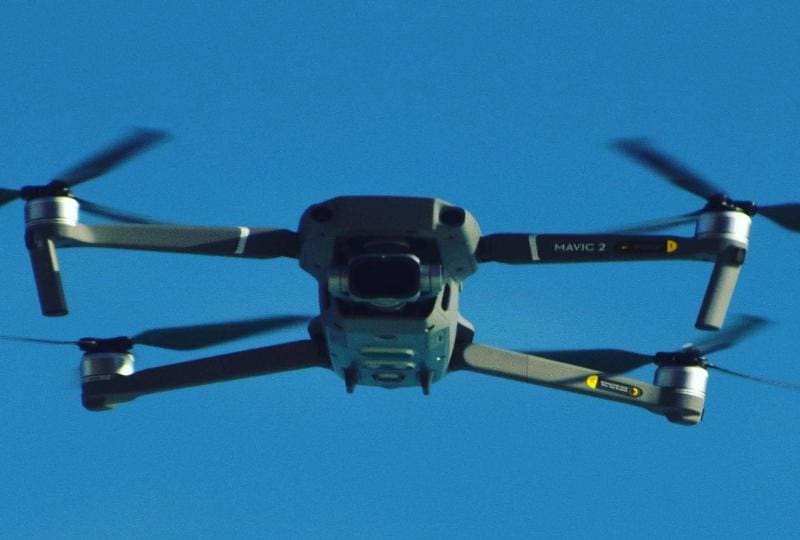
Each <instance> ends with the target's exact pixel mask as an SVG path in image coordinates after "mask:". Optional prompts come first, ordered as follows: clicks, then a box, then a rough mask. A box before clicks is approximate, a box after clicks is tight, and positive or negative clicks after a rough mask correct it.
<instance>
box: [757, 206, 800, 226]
mask: <svg viewBox="0 0 800 540" xmlns="http://www.w3.org/2000/svg"><path fill="white" fill-rule="evenodd" d="M758 213H759V214H761V215H762V216H764V217H766V218H768V219H770V220H772V221H774V222H775V223H777V224H778V225H780V226H781V227H784V228H785V229H789V230H790V231H794V232H800V204H797V203H789V204H771V205H768V206H759V207H758Z"/></svg>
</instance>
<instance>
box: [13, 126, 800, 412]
mask: <svg viewBox="0 0 800 540" xmlns="http://www.w3.org/2000/svg"><path fill="white" fill-rule="evenodd" d="M165 137H166V134H165V133H163V132H161V131H157V130H149V129H141V130H136V131H134V132H133V133H132V134H130V135H129V136H127V137H125V138H123V139H121V140H119V141H117V142H116V143H114V144H112V145H111V146H110V147H108V148H106V149H104V150H101V151H100V152H98V153H96V154H94V155H92V156H90V157H89V158H88V159H86V160H85V161H83V162H81V163H79V164H78V165H77V166H75V167H73V168H71V169H68V170H67V171H65V172H63V173H62V174H60V175H59V176H57V177H56V178H55V179H54V180H52V181H50V182H49V183H46V184H43V185H35V186H25V187H22V188H21V189H0V205H2V204H6V203H9V202H11V201H14V200H17V199H22V200H23V201H25V245H26V247H27V250H28V252H29V255H30V261H31V265H32V269H33V276H34V280H35V284H36V289H37V294H38V298H39V304H40V308H41V311H42V314H43V315H45V316H63V315H66V314H67V313H68V309H67V302H66V298H65V294H64V288H63V285H62V281H61V270H60V267H59V264H58V258H57V249H61V248H77V247H100V248H116V249H129V250H145V251H159V252H169V253H183V254H193V255H215V256H222V257H234V258H245V259H272V258H277V257H286V258H291V259H296V260H297V261H298V262H299V265H300V267H301V268H302V269H303V270H304V271H305V272H307V273H309V274H310V275H311V276H313V277H314V278H315V279H316V281H317V283H318V295H319V308H320V309H319V314H318V315H316V316H314V317H312V318H310V321H309V318H308V317H303V316H281V317H264V318H260V319H247V320H239V321H228V322H222V323H213V324H201V325H194V326H184V327H171V328H160V329H151V330H146V331H143V332H140V333H138V334H136V335H134V336H132V337H116V338H82V339H79V340H76V341H63V340H50V339H40V338H29V337H17V336H0V337H2V338H3V339H15V340H22V341H29V342H35V343H44V344H55V345H64V344H67V345H77V346H78V347H79V348H80V349H81V351H82V352H83V356H82V360H81V383H82V384H81V386H82V403H83V406H84V407H85V408H87V409H89V410H92V411H103V410H109V409H112V408H114V407H116V406H117V405H119V404H121V403H124V402H128V401H131V400H133V399H135V398H138V397H141V396H144V395H147V394H152V393H157V392H164V391H168V390H174V389H178V388H185V387H191V386H197V385H203V384H209V383H216V382H221V381H227V380H233V379H239V378H244V377H252V376H258V375H266V374H272V373H278V372H285V371H291V370H299V369H305V368H311V367H319V368H325V369H328V370H331V371H333V372H334V373H335V374H337V375H338V376H339V377H341V378H342V379H343V380H344V383H345V388H346V390H347V392H348V393H352V392H353V391H354V390H355V389H356V387H357V386H375V387H380V388H386V389H394V388H403V387H418V388H421V390H422V392H423V394H425V395H427V394H429V393H430V390H431V386H432V385H433V384H434V383H435V382H438V381H440V380H441V379H442V378H444V376H445V375H447V374H449V373H451V372H457V371H470V372H476V373H482V374H486V375H491V376H496V377H502V378H507V379H513V380H517V381H522V382H527V383H532V384H535V385H541V386H546V387H552V388H556V389H561V390H566V391H569V392H575V393H579V394H585V395H588V396H592V397H596V398H600V399H605V400H612V401H617V402H620V403H625V404H628V405H633V406H635V407H639V408H642V409H645V410H648V411H650V412H652V413H655V414H658V415H660V416H664V417H665V418H666V419H667V420H669V421H670V422H673V423H677V424H683V425H695V424H698V423H699V422H700V421H701V419H702V417H703V413H704V409H705V398H706V388H707V382H708V370H709V369H716V370H718V371H720V372H723V373H728V374H731V375H735V376H739V377H744V378H747V379H750V380H755V381H759V382H764V383H768V384H774V385H779V386H784V387H788V388H793V389H800V386H798V385H793V384H790V383H783V382H780V381H773V380H768V379H762V378H759V377H754V376H751V375H747V374H743V373H739V372H735V371H732V370H728V369H725V368H722V367H719V366H717V365H715V364H712V363H710V362H709V361H708V359H707V355H709V354H711V353H714V352H718V351H721V350H724V349H727V348H729V347H731V346H732V345H734V344H736V343H737V342H738V341H740V340H741V339H743V338H744V337H745V336H747V335H749V334H751V333H753V332H755V331H757V330H760V329H762V328H763V327H764V326H765V325H766V323H767V321H766V320H765V319H762V318H759V317H754V316H740V317H738V318H737V319H736V320H735V321H734V322H733V323H732V324H729V325H728V326H726V327H725V328H723V325H724V322H725V318H726V315H727V312H728V307H729V304H730V302H731V298H732V296H733V292H734V289H735V287H736V283H737V280H738V277H739V273H740V270H741V268H742V265H743V264H744V262H745V258H746V254H747V249H748V241H749V233H750V226H751V222H752V218H753V217H754V216H756V215H757V214H760V215H762V216H764V217H766V218H768V219H770V220H772V221H773V222H775V223H776V224H778V225H780V226H782V227H784V228H787V229H789V230H792V231H794V232H800V204H796V203H792V204H779V205H771V206H756V205H755V204H754V203H753V202H750V201H738V200H734V199H732V198H731V197H730V196H728V195H727V193H726V192H725V191H724V190H722V189H720V188H718V187H716V186H715V185H714V184H712V183H710V182H708V181H706V180H704V179H702V178H700V177H699V176H698V175H696V174H695V173H693V172H691V171H690V170H688V169H687V168H685V167H684V166H682V165H680V164H679V163H678V162H677V161H675V160H674V159H672V158H671V157H669V156H667V155H666V154H664V153H663V152H660V151H659V150H657V149H656V148H654V147H653V146H652V145H650V143H648V142H647V141H643V140H635V139H625V140H620V141H617V142H615V143H614V147H615V148H616V149H617V150H619V151H621V152H622V153H623V154H625V155H626V156H628V157H629V158H631V159H633V160H635V161H637V162H639V163H641V164H643V165H646V166H648V167H650V168H651V169H654V170H655V171H656V172H658V173H660V174H661V175H662V176H664V177H665V178H666V179H667V180H668V181H669V182H671V183H672V184H673V185H675V186H676V187H678V188H681V189H683V190H685V191H688V192H690V193H693V194H695V195H698V196H700V197H701V198H703V199H704V200H705V201H706V204H705V205H704V206H703V208H702V209H700V210H698V211H695V212H691V213H689V214H684V215H681V216H678V217H675V218H667V219H661V220H657V221H653V222H648V223H645V224H642V225H638V226H636V227H629V228H626V229H624V230H620V231H615V232H612V233H598V234H530V233H494V234H488V235H483V234H482V233H481V231H480V229H479V226H478V223H477V221H476V220H475V218H474V217H473V216H472V214H470V213H469V212H468V211H467V210H465V209H464V208H461V207H459V206H455V205H453V204H451V203H448V202H446V201H443V200H440V199H436V198H421V197H394V196H342V197H336V198H333V199H330V200H326V201H323V202H320V203H317V204H313V205H312V206H310V207H309V208H308V209H307V210H305V212H304V213H303V214H302V216H301V218H300V223H299V226H298V228H297V230H296V231H294V230H289V229H282V228H261V227H250V226H241V225H240V226H231V227H209V226H189V225H175V224H167V223H163V222H158V221H153V220H150V219H147V218H143V217H140V216H137V215H134V214H130V213H127V212H123V211H119V210H116V209H113V208H109V207H106V206H101V205H98V204H95V203H92V202H90V201H86V200H84V199H80V198H77V197H75V196H74V195H73V189H74V188H75V187H76V186H78V185H79V184H81V183H83V182H86V181H88V180H92V179H94V178H97V177H99V176H101V175H102V174H104V173H106V172H108V171H109V170H111V169H112V168H114V167H116V166H117V165H119V164H121V163H122V162H124V161H126V160H128V159H129V158H132V157H134V156H135V155H137V154H139V153H141V152H143V151H145V150H147V149H148V148H151V147H152V146H154V145H155V144H156V143H158V142H160V141H162V140H164V139H165ZM81 212H86V213H90V214H95V215H98V216H101V217H104V218H108V219H110V220H112V221H114V222H115V223H110V224H107V223H103V224H84V223H82V222H81V221H80V214H81ZM685 223H694V224H695V232H694V235H693V236H689V237H683V236H675V235H669V234H664V235H655V234H652V233H653V232H659V231H665V230H668V229H671V228H673V227H675V226H677V225H681V224H685ZM662 260H663V261H679V260H682V261H702V262H708V263H711V264H713V270H712V272H711V277H710V279H709V282H708V286H707V288H706V292H705V295H704V298H703V300H702V303H701V306H700V310H699V313H698V316H697V320H696V323H695V326H696V327H697V328H699V329H701V330H713V331H715V332H714V333H713V334H708V335H707V336H710V337H704V338H701V339H700V340H698V341H697V342H696V343H694V344H690V345H687V346H684V347H682V348H679V349H676V350H675V351H671V352H660V353H657V354H655V355H647V354H639V353H634V352H630V351H625V350H619V349H594V350H574V351H510V350H504V349H500V348H496V347H492V346H488V345H483V344H479V343H475V342H474V336H475V331H474V328H473V326H472V324H471V323H470V322H469V321H468V320H467V319H465V318H464V317H463V316H462V315H461V313H460V310H459V306H460V293H461V292H462V287H463V283H464V281H465V280H466V279H467V278H469V277H470V276H471V275H472V274H474V273H475V272H476V271H477V270H478V267H479V266H480V265H482V264H487V263H501V264H516V265H520V264H533V265H535V264H554V263H559V264H563V263H596V262H630V261H662ZM302 323H307V328H308V334H309V338H308V339H304V340H299V341H292V342H287V343H282V344H277V345H270V346H266V347H259V348H254V349H249V350H244V351H238V352H233V353H227V354H222V355H217V356H210V357H205V358H200V359H196V360H189V361H185V362H179V363H175V364H169V365H163V366H158V367H153V368H148V369H143V370H136V369H134V356H133V354H132V352H131V351H132V349H133V347H134V346H135V345H148V346H153V347H161V348H166V349H173V350H194V349H199V348H202V347H206V346H210V345H216V344H220V343H225V342H228V341H232V340H234V339H238V338H242V337H246V336H251V335H255V334H259V333H263V332H268V331H271V330H276V329H279V328H284V327H289V326H292V325H296V324H302ZM647 365H655V366H656V370H655V375H654V380H653V383H652V384H651V383H646V382H643V381H639V380H636V379H632V378H628V377H625V376H623V374H624V373H626V372H628V371H632V370H634V369H637V368H640V367H644V366H647Z"/></svg>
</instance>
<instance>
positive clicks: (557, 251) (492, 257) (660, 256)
mask: <svg viewBox="0 0 800 540" xmlns="http://www.w3.org/2000/svg"><path fill="white" fill-rule="evenodd" d="M720 249H721V247H720V241H719V240H715V239H711V240H709V239H696V238H682V237H675V236H647V235H625V234H523V233H499V234H490V235H487V236H483V237H481V239H480V241H479V242H478V249H477V252H476V256H477V258H478V261H480V262H500V263H507V264H538V263H580V262H604V261H609V262H613V261H646V260H714V258H715V256H716V253H717V252H718V251H719V250H720Z"/></svg>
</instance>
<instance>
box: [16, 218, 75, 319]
mask: <svg viewBox="0 0 800 540" xmlns="http://www.w3.org/2000/svg"><path fill="white" fill-rule="evenodd" d="M25 244H26V246H27V248H28V254H29V255H30V258H31V267H32V268H33V279H34V281H35V282H36V292H37V293H38V294H39V305H40V306H41V309H42V314H43V315H46V316H48V317H57V316H61V315H66V314H67V311H68V310H67V301H66V298H65V297H64V287H63V286H62V285H61V270H60V269H59V267H58V257H57V255H56V246H55V244H54V243H53V241H52V240H51V239H49V238H47V237H44V236H42V235H40V234H37V233H36V232H34V231H28V232H27V233H26V234H25Z"/></svg>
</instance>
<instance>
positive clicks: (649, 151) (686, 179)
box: [612, 139, 725, 200]
mask: <svg viewBox="0 0 800 540" xmlns="http://www.w3.org/2000/svg"><path fill="white" fill-rule="evenodd" d="M612 146H613V147H614V148H616V149H617V150H619V151H620V152H622V153H623V154H625V155H626V156H628V157H629V158H631V159H633V160H634V161H638V162H639V163H641V164H643V165H645V166H647V167H650V168H651V169H653V170H655V171H656V172H658V173H659V174H661V175H662V176H663V177H665V178H666V179H667V180H669V181H670V182H671V183H672V184H674V185H676V186H678V187H679V188H681V189H683V190H685V191H688V192H689V193H694V194H695V195H697V196H699V197H702V198H704V199H706V200H708V199H710V198H711V197H713V196H714V195H720V194H724V193H725V191H724V190H722V189H720V188H718V187H717V186H715V185H714V184H712V183H711V182H709V181H708V180H704V179H703V178H701V177H700V176H699V175H697V174H695V173H694V172H692V171H691V170H689V169H688V168H686V167H685V166H683V165H681V164H680V163H678V162H677V161H675V160H674V159H673V158H671V157H669V156H667V155H666V154H664V153H663V152H660V151H658V150H656V149H655V148H653V147H652V146H651V145H650V144H649V143H648V142H647V141H645V140H642V139H620V140H617V141H615V142H614V143H613V144H612Z"/></svg>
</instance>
